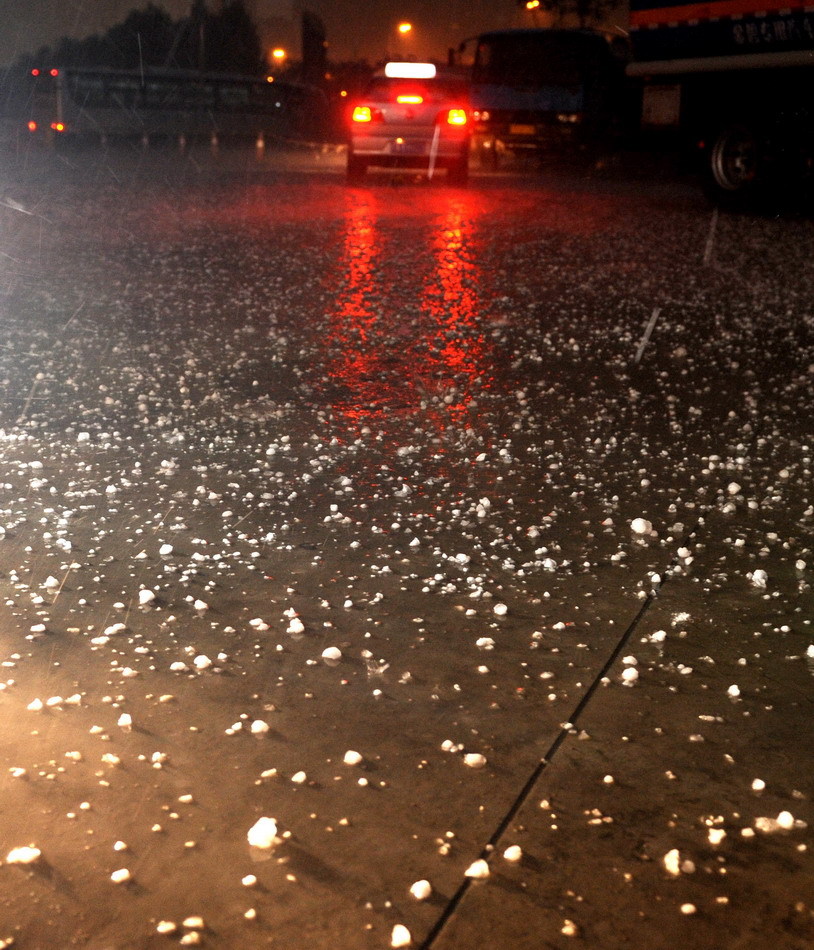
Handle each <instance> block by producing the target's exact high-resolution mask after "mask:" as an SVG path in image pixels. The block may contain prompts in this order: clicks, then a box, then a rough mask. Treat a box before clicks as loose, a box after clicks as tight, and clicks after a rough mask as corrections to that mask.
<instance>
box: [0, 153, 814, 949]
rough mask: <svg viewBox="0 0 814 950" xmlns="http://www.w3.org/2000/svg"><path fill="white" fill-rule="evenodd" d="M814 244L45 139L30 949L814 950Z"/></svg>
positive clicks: (21, 607)
mask: <svg viewBox="0 0 814 950" xmlns="http://www.w3.org/2000/svg"><path fill="white" fill-rule="evenodd" d="M813 244H814V224H812V222H811V221H810V220H806V219H804V218H803V219H798V218H795V217H793V216H786V217H784V218H776V217H758V216H750V215H728V214H724V213H721V214H718V213H717V212H713V211H712V209H711V208H710V206H709V205H708V204H707V203H706V201H705V199H704V198H703V196H702V195H701V193H700V191H699V190H698V189H697V187H696V186H695V184H694V183H693V182H692V181H690V180H686V179H681V178H677V177H675V176H673V177H671V176H669V175H666V174H664V173H662V171H661V170H659V169H657V168H653V167H651V168H650V169H647V168H644V167H643V166H641V165H637V166H636V169H633V168H631V167H626V166H625V163H619V162H617V163H611V164H610V165H609V166H607V167H605V168H603V169H600V170H598V171H597V170H593V171H591V172H588V171H586V170H585V169H581V170H573V169H572V170H569V169H567V168H566V169H563V168H559V169H553V168H552V169H548V170H547V171H546V172H544V173H539V172H537V171H536V170H531V169H510V170H509V171H507V172H506V173H504V174H499V175H488V176H487V175H476V176H474V178H473V182H472V185H471V187H470V188H469V189H467V190H458V189H451V188H447V187H446V186H445V185H444V184H443V183H442V182H441V181H435V182H432V183H427V182H426V181H423V180H421V179H418V178H416V177H413V176H411V175H407V176H395V177H394V176H392V175H391V174H389V173H384V174H380V175H379V174H374V175H371V177H370V180H369V182H368V184H366V185H365V186H364V187H359V188H353V189H350V188H347V187H346V186H345V185H344V182H343V180H342V174H341V157H339V156H337V155H335V154H333V153H325V154H307V155H279V154H277V155H274V154H270V155H267V156H260V157H258V156H255V155H254V154H253V153H241V152H227V153H223V154H221V155H219V156H215V157H212V156H210V155H209V154H208V153H207V152H204V151H200V152H196V151H193V152H191V153H188V154H187V155H186V156H184V157H179V156H176V155H174V154H173V153H171V152H157V153H149V154H142V153H140V152H133V153H125V152H119V153H115V154H112V153H111V154H108V155H102V154H101V153H98V152H94V151H76V152H68V153H65V154H63V155H56V156H34V155H18V156H13V155H9V156H8V157H7V161H6V165H5V168H4V171H3V172H2V174H1V175H0V254H1V255H2V256H0V324H1V325H2V333H3V337H2V348H1V349H0V413H1V414H2V415H1V416H0V491H1V492H2V494H0V525H2V527H3V529H4V530H3V534H2V539H0V589H1V590H2V608H1V609H2V614H1V616H2V623H1V624H0V662H2V664H3V667H2V671H1V672H0V762H2V768H0V814H2V821H1V822H0V860H2V862H3V864H2V866H0V878H1V879H2V888H1V889H0V940H12V939H13V941H14V944H13V945H14V946H15V947H21V948H37V950H49V948H62V947H69V946H77V947H89V948H93V950H102V948H111V950H113V948H115V950H129V948H134V950H135V948H151V947H160V946H173V945H202V946H212V947H222V948H229V950H232V948H234V950H244V948H245V950H250V948H254V947H277V948H285V950H311V948H314V950H321V948H328V947H330V948H349V950H356V948H360V950H367V948H379V947H388V946H391V945H399V941H402V940H403V941H405V943H404V945H406V941H407V935H406V934H405V933H404V931H402V930H400V929H396V930H394V927H395V928H398V927H404V928H407V930H408V931H409V934H410V938H411V941H412V945H414V946H420V945H422V944H423V945H425V946H427V947H429V946H432V947H437V948H439V950H440V948H444V950H453V948H454V950H469V948H480V947H494V948H497V950H502V948H508V947H511V948H513V950H515V948H520V950H523V948H535V950H536V948H558V950H559V948H563V947H571V946H586V947H599V946H601V947H603V948H622V947H636V948H639V947H641V948H662V947H663V948H667V947H675V946H682V947H692V948H735V947H737V948H750V950H758V948H764V947H766V946H774V947H778V948H794V950H797V948H801V950H802V948H804V947H809V946H811V944H812V942H814V919H813V918H812V906H814V898H812V894H814V872H812V865H811V852H810V847H811V822H812V808H811V795H812V775H813V774H814V769H812V746H814V743H812V733H811V713H812V701H811V686H812V671H814V646H813V644H814V629H812V596H811V590H810V580H811V571H812V565H814V554H812V550H811V549H812V526H814V497H812V495H813V494H814V493H812V487H811V458H812V451H814V445H813V444H812V440H813V439H814V433H813V432H812V424H811V419H812V411H813V410H814V314H813V313H812V300H814V286H813V285H814V260H812V256H811V253H810V249H811V247H812V246H813ZM569 724H571V725H569ZM348 753H358V755H349V754H348ZM543 757H545V763H544V764H543V765H541V759H543ZM761 783H763V785H762V784H761ZM764 786H765V787H764ZM263 817H266V818H273V819H274V820H275V822H276V824H277V840H276V841H275V842H273V843H272V846H271V847H268V848H253V847H251V846H250V845H249V843H248V840H247V833H248V832H249V829H250V828H252V826H253V825H254V824H255V822H256V821H257V820H258V819H259V818H263ZM490 844H491V846H492V849H491V850H487V851H485V850H484V849H485V848H487V846H489V845H490ZM509 846H518V847H519V849H520V853H519V854H518V852H517V851H515V852H509V857H508V858H507V857H504V852H505V851H506V849H507V848H508V847H509ZM20 847H32V848H36V849H37V850H38V851H39V852H40V853H39V857H37V858H36V859H35V860H32V861H31V863H16V862H15V861H14V858H15V857H18V858H19V857H29V858H30V857H32V855H31V854H28V855H26V853H25V852H23V853H22V855H21V854H20V853H19V852H17V853H13V852H12V849H16V848H20ZM484 856H485V857H489V859H490V860H489V866H490V873H489V877H488V879H485V880H473V881H472V884H471V886H469V887H467V886H466V885H464V886H463V888H462V886H461V885H462V882H464V881H466V880H469V879H468V878H467V877H466V872H467V869H469V868H470V866H471V865H473V862H475V861H476V860H477V859H478V858H479V857H484ZM9 858H11V860H9ZM511 859H514V860H511ZM117 872H121V873H120V874H117ZM111 875H113V877H114V878H118V879H119V880H118V883H117V881H116V880H115V879H112V877H111ZM420 881H427V882H429V891H428V896H426V899H423V900H417V899H416V897H414V896H413V895H411V892H410V888H411V887H412V886H413V885H414V884H415V883H416V882H420ZM424 891H427V888H426V887H424ZM422 896H423V895H422ZM196 918H200V919H196ZM6 945H9V944H6Z"/></svg>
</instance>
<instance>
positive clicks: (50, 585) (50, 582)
mask: <svg viewBox="0 0 814 950" xmlns="http://www.w3.org/2000/svg"><path fill="white" fill-rule="evenodd" d="M42 586H43V587H44V588H45V589H46V590H56V588H57V587H59V581H58V580H57V579H56V577H54V575H53V574H49V576H48V577H46V578H45V580H44V581H43V583H42Z"/></svg>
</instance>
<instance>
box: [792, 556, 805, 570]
mask: <svg viewBox="0 0 814 950" xmlns="http://www.w3.org/2000/svg"><path fill="white" fill-rule="evenodd" d="M794 566H795V568H796V569H797V570H798V571H804V570H805V569H806V562H805V561H804V560H803V559H802V558H800V559H798V560H796V561H795V562H794Z"/></svg>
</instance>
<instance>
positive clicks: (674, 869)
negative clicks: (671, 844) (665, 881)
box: [661, 848, 681, 877]
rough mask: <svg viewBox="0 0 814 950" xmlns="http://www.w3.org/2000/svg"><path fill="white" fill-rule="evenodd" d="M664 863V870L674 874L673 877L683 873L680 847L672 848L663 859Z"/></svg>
mask: <svg viewBox="0 0 814 950" xmlns="http://www.w3.org/2000/svg"><path fill="white" fill-rule="evenodd" d="M661 862H662V864H663V865H664V870H665V871H666V872H667V873H668V874H672V875H673V877H678V875H679V874H681V855H680V854H679V851H678V848H672V849H671V850H670V851H668V852H667V854H665V855H664V857H663V858H662V859H661Z"/></svg>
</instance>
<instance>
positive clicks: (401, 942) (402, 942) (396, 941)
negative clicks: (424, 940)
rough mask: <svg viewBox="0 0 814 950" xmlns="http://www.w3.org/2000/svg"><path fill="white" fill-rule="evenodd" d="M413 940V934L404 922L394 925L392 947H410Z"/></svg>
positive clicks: (391, 939)
mask: <svg viewBox="0 0 814 950" xmlns="http://www.w3.org/2000/svg"><path fill="white" fill-rule="evenodd" d="M412 942H413V935H412V934H411V933H410V931H409V930H408V929H407V928H406V927H405V926H404V924H396V925H395V927H393V932H392V933H391V934H390V946H391V947H409V946H410V944H411V943H412Z"/></svg>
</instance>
